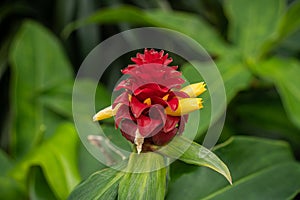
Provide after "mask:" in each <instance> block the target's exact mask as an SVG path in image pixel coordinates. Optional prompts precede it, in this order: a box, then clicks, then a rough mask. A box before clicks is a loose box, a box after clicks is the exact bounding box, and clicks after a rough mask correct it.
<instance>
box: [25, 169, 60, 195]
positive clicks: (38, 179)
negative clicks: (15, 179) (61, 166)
mask: <svg viewBox="0 0 300 200" xmlns="http://www.w3.org/2000/svg"><path fill="white" fill-rule="evenodd" d="M28 190H29V192H28V193H29V199H32V200H42V199H47V200H55V199H57V198H55V196H54V194H53V192H52V191H51V189H50V188H49V185H48V183H47V181H46V180H45V177H44V175H43V172H42V170H41V168H40V167H36V166H34V167H31V169H30V172H29V175H28Z"/></svg>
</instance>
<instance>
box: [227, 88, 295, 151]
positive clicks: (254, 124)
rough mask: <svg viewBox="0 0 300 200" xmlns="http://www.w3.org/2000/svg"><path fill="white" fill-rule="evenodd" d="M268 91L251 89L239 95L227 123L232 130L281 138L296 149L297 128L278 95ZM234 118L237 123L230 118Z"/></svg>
mask: <svg viewBox="0 0 300 200" xmlns="http://www.w3.org/2000/svg"><path fill="white" fill-rule="evenodd" d="M268 93H269V94H265V91H261V92H258V91H253V92H252V93H251V94H249V93H247V94H245V95H244V96H243V97H242V95H241V96H240V98H239V99H238V101H237V102H236V103H237V104H238V105H239V106H235V107H231V113H232V114H233V118H229V120H228V121H227V122H228V123H227V125H229V126H230V127H231V128H232V130H234V132H239V133H243V134H247V135H252V136H260V137H268V138H282V139H284V140H286V141H288V142H289V143H290V145H291V146H292V147H293V149H294V150H296V151H297V150H298V147H299V146H300V134H299V129H298V128H297V127H296V126H295V125H294V124H293V123H292V122H291V121H290V120H289V118H288V117H287V115H286V112H285V110H284V108H283V107H282V103H281V101H280V98H278V95H275V94H274V93H275V92H274V93H271V92H268ZM258 96H259V97H258ZM254 99H255V100H254ZM234 118H238V119H239V121H238V122H239V123H236V120H231V119H234ZM223 134H224V133H222V135H223Z"/></svg>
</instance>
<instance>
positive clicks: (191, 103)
mask: <svg viewBox="0 0 300 200" xmlns="http://www.w3.org/2000/svg"><path fill="white" fill-rule="evenodd" d="M201 108H203V105H202V98H184V99H180V100H179V104H178V108H177V109H176V110H175V111H173V110H172V109H171V108H170V107H167V108H166V109H165V111H166V114H167V115H171V116H181V115H185V114H188V113H190V112H193V111H195V110H199V109H201Z"/></svg>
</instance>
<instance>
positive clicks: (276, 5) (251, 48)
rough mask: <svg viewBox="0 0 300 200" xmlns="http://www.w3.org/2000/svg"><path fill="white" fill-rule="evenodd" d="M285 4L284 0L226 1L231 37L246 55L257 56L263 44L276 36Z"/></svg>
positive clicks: (251, 57) (248, 57)
mask: <svg viewBox="0 0 300 200" xmlns="http://www.w3.org/2000/svg"><path fill="white" fill-rule="evenodd" d="M270 6H272V8H270ZM284 6H285V2H284V0H253V1H248V0H226V1H225V2H224V7H225V11H226V14H227V16H228V19H229V23H230V24H229V25H230V26H229V38H230V40H231V41H233V42H234V43H235V44H237V45H238V46H239V47H240V49H241V52H242V54H243V56H244V57H246V58H247V59H255V58H257V56H258V55H259V53H260V50H261V47H262V45H263V44H264V43H265V42H266V41H267V40H270V39H271V38H272V37H275V36H276V35H274V34H276V31H277V29H278V26H279V22H280V19H281V16H282V14H283V10H284ZM268 8H270V9H268Z"/></svg>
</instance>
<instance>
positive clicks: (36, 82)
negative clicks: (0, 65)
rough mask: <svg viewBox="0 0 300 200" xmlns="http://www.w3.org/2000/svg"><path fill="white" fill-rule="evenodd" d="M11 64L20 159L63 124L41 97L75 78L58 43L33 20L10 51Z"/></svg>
mask: <svg viewBox="0 0 300 200" xmlns="http://www.w3.org/2000/svg"><path fill="white" fill-rule="evenodd" d="M10 63H11V66H12V83H11V86H12V87H11V95H12V96H11V97H12V113H13V124H12V129H13V135H12V148H13V149H12V152H13V153H14V155H15V156H16V157H17V158H19V157H21V156H23V155H25V154H26V153H27V152H28V151H29V150H30V149H32V148H33V147H34V146H35V145H37V143H39V142H40V140H41V139H42V138H43V136H44V135H45V136H46V137H49V136H50V135H51V134H52V133H53V131H54V130H55V129H56V127H57V124H58V123H60V121H61V119H59V117H60V116H59V115H57V114H56V113H53V112H51V111H49V110H47V108H46V106H45V105H44V104H43V103H42V102H41V101H40V99H39V98H40V97H41V95H43V94H45V93H47V92H48V91H49V90H51V89H53V88H56V87H60V86H62V85H64V84H66V83H69V82H70V81H71V80H72V77H73V75H72V70H71V66H70V63H69V62H68V60H67V58H66V57H65V55H64V53H63V49H62V47H61V45H60V43H59V41H58V40H57V39H56V38H55V37H54V36H53V35H52V34H51V33H50V32H49V31H48V30H46V29H45V28H43V27H42V26H41V25H39V24H37V23H36V22H33V21H25V22H24V23H23V25H22V26H21V28H20V30H19V32H18V34H17V36H16V38H15V40H14V42H13V44H12V46H11V49H10ZM53 95H54V96H55V95H56V94H53ZM70 100H71V99H70Z"/></svg>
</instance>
